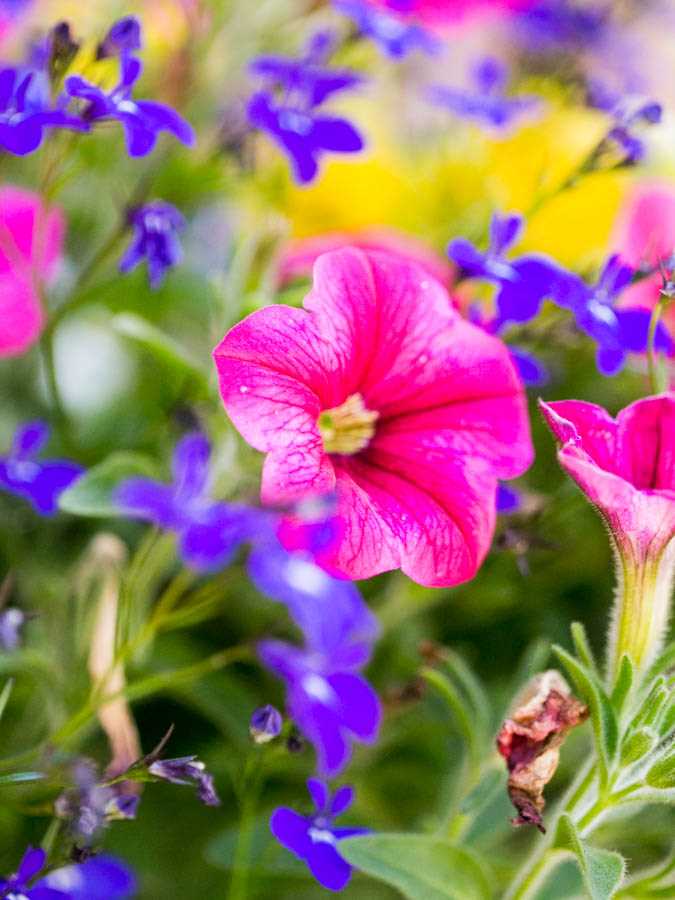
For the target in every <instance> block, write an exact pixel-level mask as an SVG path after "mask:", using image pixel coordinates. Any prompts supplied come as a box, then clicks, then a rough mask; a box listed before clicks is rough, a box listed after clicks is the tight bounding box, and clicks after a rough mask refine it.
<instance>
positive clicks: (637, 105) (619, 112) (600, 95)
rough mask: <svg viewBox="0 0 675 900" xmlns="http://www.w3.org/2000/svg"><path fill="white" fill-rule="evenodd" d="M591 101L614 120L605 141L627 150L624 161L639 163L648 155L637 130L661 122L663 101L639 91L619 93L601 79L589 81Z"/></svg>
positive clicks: (624, 151)
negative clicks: (646, 96) (648, 97)
mask: <svg viewBox="0 0 675 900" xmlns="http://www.w3.org/2000/svg"><path fill="white" fill-rule="evenodd" d="M588 103H589V105H590V106H592V107H594V108H595V109H601V110H603V111H604V112H606V113H607V114H608V115H610V116H611V117H612V119H613V120H614V124H613V125H612V127H611V128H610V130H609V132H608V133H607V136H606V138H605V141H606V142H609V143H612V144H614V145H616V146H617V147H618V148H619V150H620V151H622V152H623V153H624V155H625V158H624V160H623V162H624V164H634V163H637V162H639V161H640V160H641V159H642V158H643V157H644V155H645V151H646V147H645V143H644V141H643V140H642V138H641V137H640V136H639V135H638V134H636V133H635V132H636V129H638V128H640V126H644V125H658V123H659V122H660V121H661V117H662V115H663V108H662V106H661V104H660V103H657V102H656V101H655V100H649V99H646V98H645V97H642V96H640V95H638V94H618V93H616V92H614V91H612V90H610V89H608V88H607V87H606V86H605V85H603V84H601V83H600V82H598V81H594V82H591V83H590V84H589V87H588Z"/></svg>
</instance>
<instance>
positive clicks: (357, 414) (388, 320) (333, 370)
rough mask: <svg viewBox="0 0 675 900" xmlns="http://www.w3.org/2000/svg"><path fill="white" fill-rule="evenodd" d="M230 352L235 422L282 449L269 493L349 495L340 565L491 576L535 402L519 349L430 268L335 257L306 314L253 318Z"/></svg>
mask: <svg viewBox="0 0 675 900" xmlns="http://www.w3.org/2000/svg"><path fill="white" fill-rule="evenodd" d="M214 357H215V362H216V365H217V368H218V373H219V377H220V390H221V394H222V397H223V401H224V404H225V408H226V409H227V411H228V413H229V414H230V416H231V418H232V421H233V422H234V424H235V425H236V427H237V428H238V429H239V430H240V431H241V433H242V435H243V436H244V437H245V438H246V440H248V441H249V443H251V444H252V445H253V446H254V447H256V449H258V450H260V451H262V452H264V453H267V454H268V456H267V459H266V461H265V465H264V469H263V477H262V499H263V502H264V503H289V502H293V501H296V500H299V499H302V498H304V497H307V496H312V495H321V494H328V493H332V492H335V495H336V497H337V508H336V514H337V516H338V517H339V519H340V520H341V523H342V525H343V537H342V539H341V540H340V542H339V543H338V545H337V548H336V550H335V552H334V554H333V556H332V560H331V561H332V564H333V565H334V566H335V569H336V570H337V571H339V572H341V573H342V574H343V575H346V576H347V577H349V578H368V577H370V576H372V575H375V574H377V573H378V572H383V571H387V570H389V569H396V568H402V569H403V571H404V572H405V573H406V574H408V575H409V576H410V577H411V578H413V579H414V580H415V581H418V582H419V583H421V584H426V585H430V586H441V585H450V584H457V583H459V582H461V581H465V580H467V579H469V578H471V577H473V575H475V573H476V571H477V569H478V567H479V565H480V564H481V562H482V560H483V558H484V557H485V554H486V553H487V551H488V549H489V546H490V542H491V540H492V535H493V531H494V524H495V492H496V488H497V479H498V478H506V479H508V478H514V477H516V476H517V475H520V474H522V472H523V471H525V469H526V468H527V467H528V466H529V464H530V461H531V459H532V445H531V441H530V434H529V423H528V418H527V410H526V403H525V397H524V393H523V387H522V383H521V381H520V379H519V377H518V375H517V373H516V371H515V368H514V366H513V365H512V363H511V360H510V357H509V354H508V350H507V349H506V347H505V346H504V345H503V344H502V343H501V341H499V340H498V339H497V338H495V337H493V336H492V335H488V334H486V333H484V332H483V331H481V330H480V329H479V328H476V327H475V326H474V325H471V324H470V323H468V322H465V321H464V320H462V319H461V317H460V316H459V314H458V313H457V312H456V311H455V310H454V309H453V308H452V304H451V302H450V299H449V297H448V295H447V293H446V291H445V290H444V289H443V288H442V287H441V285H440V284H438V282H436V281H434V280H433V279H432V278H430V277H429V276H428V275H427V273H426V272H424V270H422V269H420V268H418V267H417V266H416V265H414V264H412V263H409V262H407V261H404V260H402V259H400V258H397V257H394V256H391V255H387V254H377V253H371V254H366V253H363V252H361V251H359V250H355V249H347V250H341V251H336V252H334V253H328V254H325V255H324V256H322V257H320V258H319V260H317V263H316V265H315V267H314V287H313V290H312V291H311V292H310V294H309V295H308V296H307V297H306V299H305V308H304V309H292V308H290V307H285V306H281V305H279V306H270V307H267V308H265V309H261V310H259V311H258V312H255V313H253V314H252V315H250V316H248V318H246V319H244V320H243V321H242V322H240V323H239V324H237V325H235V326H234V328H232V330H231V331H229V332H228V334H227V335H225V337H224V339H223V341H222V342H221V343H220V345H219V346H218V347H217V348H216V350H215V351H214Z"/></svg>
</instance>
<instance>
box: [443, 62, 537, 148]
mask: <svg viewBox="0 0 675 900" xmlns="http://www.w3.org/2000/svg"><path fill="white" fill-rule="evenodd" d="M507 84H508V69H507V68H506V66H505V65H503V63H501V62H499V61H498V60H496V59H493V58H492V57H487V58H486V59H483V60H481V61H480V62H479V63H478V64H477V65H475V66H474V67H473V69H472V71H471V75H470V85H469V87H468V88H466V89H462V88H451V87H446V86H444V85H434V86H433V87H431V88H429V91H428V97H429V100H430V101H431V102H432V103H434V104H435V105H436V106H441V107H443V109H447V110H449V111H450V112H451V113H454V114H455V115H457V116H460V117H461V118H463V119H470V120H472V121H474V122H478V123H479V124H480V125H485V126H487V127H488V128H492V129H494V130H496V131H504V130H506V129H508V128H510V127H511V126H512V125H514V124H515V123H516V122H517V121H518V120H521V119H523V118H524V117H528V116H532V115H536V114H538V113H539V112H540V111H541V109H542V101H541V100H540V99H539V98H538V97H534V96H515V97H513V96H510V95H508V94H507V93H506V88H507Z"/></svg>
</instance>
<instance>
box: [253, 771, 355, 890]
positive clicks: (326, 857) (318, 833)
mask: <svg viewBox="0 0 675 900" xmlns="http://www.w3.org/2000/svg"><path fill="white" fill-rule="evenodd" d="M307 788H308V790H309V793H310V796H311V798H312V801H313V803H314V813H313V814H312V815H310V816H301V815H300V814H299V813H297V812H295V810H293V809H289V808H288V807H286V806H281V807H279V809H275V810H274V812H273V813H272V817H271V819H270V829H271V831H272V834H273V835H274V837H275V838H276V839H277V840H278V841H279V843H280V844H281V845H282V846H284V847H286V849H287V850H290V851H291V853H294V854H295V855H296V856H297V857H298V858H299V859H301V860H302V861H303V862H304V863H306V864H307V867H308V869H309V871H310V872H311V873H312V875H313V876H314V877H315V878H316V880H317V881H318V882H319V884H320V885H322V886H323V887H325V888H328V890H330V891H341V890H342V889H343V888H344V887H345V885H346V884H347V882H348V881H349V879H350V877H351V874H352V867H351V866H350V865H349V863H348V862H347V861H346V860H345V859H343V858H342V857H341V856H340V853H339V851H338V844H339V842H340V841H341V840H343V838H347V837H355V836H357V835H360V834H367V833H368V830H367V829H365V828H336V827H335V826H334V825H333V820H334V819H335V818H337V816H339V815H341V814H342V813H343V812H345V811H346V810H347V809H348V808H349V807H350V806H351V804H352V802H353V799H354V792H353V790H352V788H351V787H348V786H344V787H341V788H339V790H337V791H336V793H335V794H334V796H333V798H332V799H331V797H330V795H329V793H328V788H327V787H326V785H325V784H324V783H323V782H322V781H318V780H317V779H315V778H310V779H309V781H308V782H307Z"/></svg>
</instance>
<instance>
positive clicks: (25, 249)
mask: <svg viewBox="0 0 675 900" xmlns="http://www.w3.org/2000/svg"><path fill="white" fill-rule="evenodd" d="M64 230H65V225H64V219H63V215H62V213H61V211H60V210H59V209H53V208H52V209H50V210H49V211H47V210H46V209H45V206H44V204H43V202H42V200H41V199H40V197H39V196H38V195H37V194H34V193H32V191H26V190H24V189H23V188H17V187H13V186H11V185H5V186H4V187H0V357H3V356H15V355H17V354H20V353H23V352H24V351H25V350H27V349H28V348H29V347H30V346H31V345H32V344H33V343H34V342H35V341H36V340H37V338H38V337H39V335H40V332H41V331H42V327H43V324H44V315H43V310H42V304H41V303H40V297H39V285H40V283H41V282H44V281H48V280H49V278H50V277H51V275H52V274H53V272H54V270H55V267H56V264H57V262H58V260H59V258H60V255H61V247H62V244H63V234H64Z"/></svg>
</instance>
